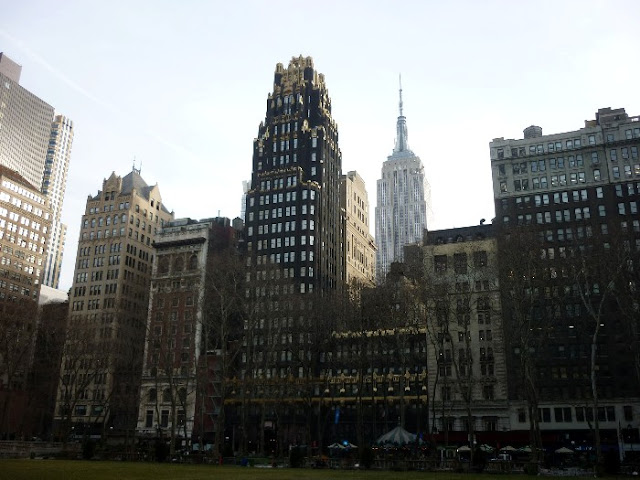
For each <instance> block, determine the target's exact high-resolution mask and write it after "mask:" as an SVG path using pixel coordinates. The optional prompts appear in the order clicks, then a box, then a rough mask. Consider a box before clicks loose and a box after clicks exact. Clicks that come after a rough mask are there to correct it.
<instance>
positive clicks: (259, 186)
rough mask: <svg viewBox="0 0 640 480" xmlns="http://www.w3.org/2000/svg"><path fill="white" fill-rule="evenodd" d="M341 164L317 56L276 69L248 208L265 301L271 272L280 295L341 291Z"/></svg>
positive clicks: (255, 274) (255, 273)
mask: <svg viewBox="0 0 640 480" xmlns="http://www.w3.org/2000/svg"><path fill="white" fill-rule="evenodd" d="M341 163H342V157H341V153H340V150H339V148H338V128H337V125H336V123H335V121H334V120H333V118H332V117H331V99H330V98H329V95H328V91H327V87H326V85H325V80H324V75H322V74H321V73H318V72H317V71H316V70H315V69H314V66H313V60H312V59H311V57H306V58H303V57H302V56H300V57H297V58H292V59H291V61H290V62H289V66H288V67H287V68H284V66H283V65H282V64H280V63H279V64H277V66H276V71H275V75H274V86H273V92H272V93H270V94H269V96H268V98H267V113H266V118H265V121H264V122H263V123H261V124H260V127H259V130H258V137H257V138H256V139H255V140H254V144H253V174H252V177H251V186H250V189H249V191H248V192H247V205H246V223H247V242H248V243H247V247H248V249H249V257H250V259H249V260H248V262H249V263H250V266H251V267H252V268H251V272H252V273H251V275H252V278H251V280H252V281H256V282H258V283H256V287H255V288H256V289H257V290H256V292H259V294H260V295H261V296H264V295H265V294H266V292H267V286H268V288H269V289H276V288H278V286H277V285H276V284H274V282H273V280H274V279H273V278H267V270H271V273H270V275H271V274H273V275H274V276H276V275H277V276H278V278H280V277H282V280H283V285H282V286H281V287H280V288H278V290H279V293H280V294H287V293H301V294H305V293H312V292H314V291H317V289H321V290H335V289H338V288H339V287H340V286H341V284H342V280H343V275H344V273H343V270H344V255H343V242H342V220H341V218H342V216H341V214H340V197H339V182H340V175H341ZM268 265H276V266H279V267H281V268H278V269H276V270H274V269H272V268H271V267H268ZM276 271H277V273H276ZM260 282H263V283H262V284H261V283H260Z"/></svg>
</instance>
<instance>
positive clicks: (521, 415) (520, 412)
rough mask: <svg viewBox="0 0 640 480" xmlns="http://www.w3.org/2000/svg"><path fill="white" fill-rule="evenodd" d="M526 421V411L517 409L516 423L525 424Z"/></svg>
mask: <svg viewBox="0 0 640 480" xmlns="http://www.w3.org/2000/svg"><path fill="white" fill-rule="evenodd" d="M526 421H527V411H526V410H525V409H524V408H519V409H518V422H519V423H526Z"/></svg>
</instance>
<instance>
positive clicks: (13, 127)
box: [0, 53, 54, 188]
mask: <svg viewBox="0 0 640 480" xmlns="http://www.w3.org/2000/svg"><path fill="white" fill-rule="evenodd" d="M21 71H22V67H20V66H19V65H17V64H16V63H15V62H13V61H12V60H11V59H10V58H8V57H7V56H6V55H5V54H4V53H0V83H1V85H0V87H1V88H0V113H1V114H2V115H0V165H4V166H6V167H9V168H10V169H12V170H15V171H16V172H18V173H19V174H20V175H21V176H22V177H24V179H25V180H27V182H29V183H30V184H31V185H34V186H35V187H37V188H40V186H41V185H42V178H43V175H44V170H45V159H46V157H47V147H48V142H49V137H50V134H51V122H52V121H53V114H54V111H53V107H52V106H51V105H49V104H48V103H46V102H44V101H43V100H41V99H40V98H38V97H37V96H36V95H34V94H33V93H31V92H30V91H28V90H27V89H26V88H24V87H22V86H21V85H20V83H19V81H20V73H21Z"/></svg>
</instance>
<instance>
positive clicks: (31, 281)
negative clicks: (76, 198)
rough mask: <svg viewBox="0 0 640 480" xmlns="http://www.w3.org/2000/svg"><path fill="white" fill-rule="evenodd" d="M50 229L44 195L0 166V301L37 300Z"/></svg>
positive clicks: (48, 206)
mask: <svg viewBox="0 0 640 480" xmlns="http://www.w3.org/2000/svg"><path fill="white" fill-rule="evenodd" d="M50 231H51V208H50V205H49V201H48V199H47V197H46V196H44V195H42V194H41V193H40V191H39V190H38V188H36V187H35V186H33V185H31V184H30V183H29V182H27V181H26V180H25V179H24V178H22V177H21V176H20V175H19V174H18V173H16V172H14V171H13V170H11V169H10V168H7V167H4V166H2V165H0V300H5V299H7V300H11V301H18V300H19V299H31V300H34V301H35V302H37V300H38V296H39V293H40V283H41V281H42V271H43V270H42V269H43V265H44V258H45V249H46V244H47V241H48V236H49V234H50Z"/></svg>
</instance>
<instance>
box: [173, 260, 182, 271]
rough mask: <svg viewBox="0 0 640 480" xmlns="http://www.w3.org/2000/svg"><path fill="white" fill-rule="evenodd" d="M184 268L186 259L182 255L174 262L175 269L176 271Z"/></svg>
mask: <svg viewBox="0 0 640 480" xmlns="http://www.w3.org/2000/svg"><path fill="white" fill-rule="evenodd" d="M183 269H184V261H183V260H182V257H177V258H176V259H175V260H174V262H173V270H174V271H175V272H181V271H182V270H183Z"/></svg>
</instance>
